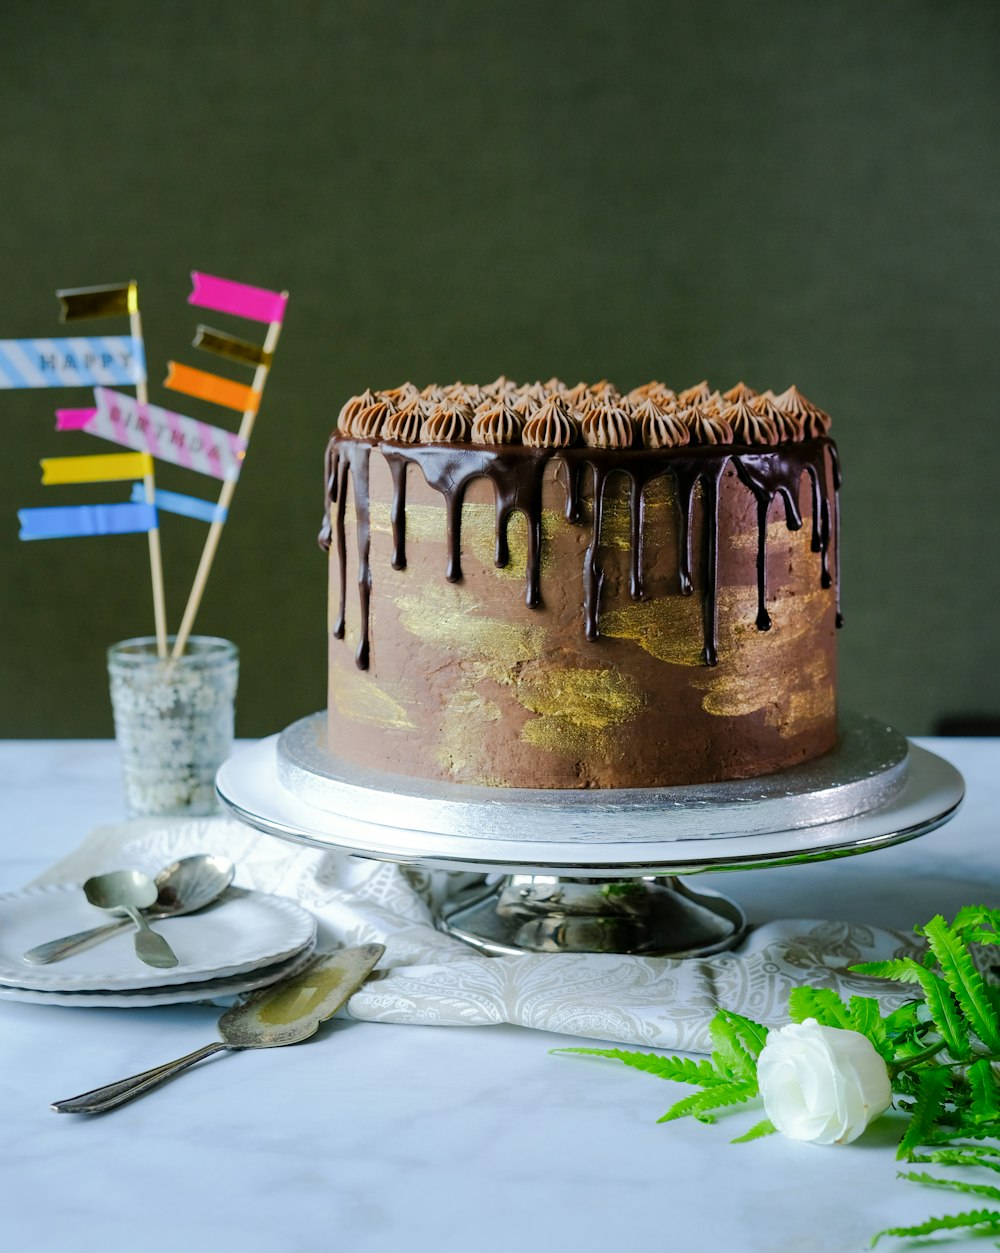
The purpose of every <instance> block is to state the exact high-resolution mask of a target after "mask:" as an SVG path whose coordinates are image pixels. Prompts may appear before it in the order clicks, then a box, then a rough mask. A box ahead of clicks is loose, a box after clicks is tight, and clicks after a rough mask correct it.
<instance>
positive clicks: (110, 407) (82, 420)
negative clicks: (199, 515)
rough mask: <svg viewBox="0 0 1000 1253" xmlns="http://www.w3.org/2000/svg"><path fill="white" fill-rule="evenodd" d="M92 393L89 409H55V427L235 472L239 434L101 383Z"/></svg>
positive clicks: (207, 469)
mask: <svg viewBox="0 0 1000 1253" xmlns="http://www.w3.org/2000/svg"><path fill="white" fill-rule="evenodd" d="M94 398H95V400H96V401H97V407H96V408H95V409H59V410H57V411H56V427H57V429H58V430H60V431H71V430H79V431H86V432H87V434H88V435H98V436H100V438H101V439H107V440H111V441H112V443H115V444H124V446H125V447H126V448H136V449H138V450H139V451H140V452H148V453H150V454H151V455H152V456H154V457H156V458H157V460H159V461H169V462H170V463H171V464H172V465H178V466H184V467H185V468H186V469H188V470H194V471H196V472H197V473H198V474H207V475H210V476H211V477H212V478H214V479H235V478H237V477H238V476H239V472H240V467H241V466H242V464H243V457H244V455H245V454H246V441H245V440H243V439H241V438H240V437H239V435H234V434H233V433H232V432H231V431H226V430H223V429H222V428H221V427H218V426H209V424H208V423H207V422H198V421H197V420H196V419H195V418H187V417H185V416H184V415H183V414H181V413H173V412H172V411H171V410H170V409H161V408H160V406H159V405H150V404H142V403H141V402H140V401H138V400H136V399H135V398H134V397H133V396H126V395H123V394H122V393H121V392H115V391H110V390H109V389H108V388H106V387H95V388H94Z"/></svg>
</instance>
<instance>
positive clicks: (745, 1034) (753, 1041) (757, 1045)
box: [718, 1009, 767, 1061]
mask: <svg viewBox="0 0 1000 1253" xmlns="http://www.w3.org/2000/svg"><path fill="white" fill-rule="evenodd" d="M718 1012H719V1014H720V1015H721V1016H722V1017H723V1018H725V1020H726V1021H727V1022H728V1023H729V1024H730V1026H731V1027H732V1028H733V1030H734V1031H735V1032H736V1034H737V1036H739V1038H740V1041H741V1043H742V1044H743V1047H744V1048H745V1049H746V1051H747V1052H748V1053H749V1054H750V1056H751V1057H753V1058H754V1060H755V1061H756V1059H757V1058H758V1057H759V1056H760V1053H761V1049H763V1047H764V1045H765V1044H766V1043H767V1027H765V1026H763V1025H762V1024H761V1023H759V1022H754V1020H753V1019H752V1018H744V1017H743V1015H742V1014H737V1013H736V1011H735V1010H732V1009H720V1010H719V1011H718Z"/></svg>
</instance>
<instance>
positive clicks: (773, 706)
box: [694, 592, 836, 738]
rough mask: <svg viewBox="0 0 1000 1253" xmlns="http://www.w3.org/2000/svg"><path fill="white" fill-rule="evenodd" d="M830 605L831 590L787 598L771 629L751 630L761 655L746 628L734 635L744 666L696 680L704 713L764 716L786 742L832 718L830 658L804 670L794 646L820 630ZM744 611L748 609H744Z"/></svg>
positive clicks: (722, 668) (731, 597) (817, 660)
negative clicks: (740, 642) (798, 660)
mask: <svg viewBox="0 0 1000 1253" xmlns="http://www.w3.org/2000/svg"><path fill="white" fill-rule="evenodd" d="M748 595H749V594H748ZM727 599H729V600H731V601H735V600H736V599H737V598H736V597H735V596H734V595H733V594H732V592H730V594H729V596H728V598H727ZM739 599H740V600H742V599H743V598H742V597H740V598H739ZM750 603H753V602H752V599H751V602H750ZM829 604H830V593H829V592H816V593H809V594H807V595H805V596H796V597H794V598H792V597H789V598H787V599H786V600H784V601H783V602H782V603H781V604H780V605H779V606H778V607H777V609H776V610H775V611H774V612H773V613H772V618H773V619H774V623H775V625H774V627H773V628H772V630H770V631H768V632H766V633H757V632H756V628H755V627H751V629H752V630H753V631H754V633H755V634H757V635H758V638H759V639H760V641H761V645H760V647H761V649H762V650H763V651H761V652H757V650H756V649H755V648H753V647H752V645H749V644H748V642H747V639H746V638H745V632H744V630H743V628H742V627H741V628H740V629H739V630H738V631H734V632H733V642H732V647H733V649H740V650H741V653H742V656H743V658H744V659H745V664H744V665H742V666H740V668H739V669H738V670H737V669H736V668H735V667H733V666H731V665H730V666H726V665H723V666H720V667H719V668H718V669H717V670H711V671H706V672H705V673H703V674H702V675H699V676H697V677H696V678H695V680H694V681H695V685H696V686H697V687H700V688H702V689H703V691H704V693H705V694H704V696H703V697H702V708H703V709H704V710H705V711H706V713H710V714H716V715H718V716H720V717H726V718H740V717H746V716H747V715H749V714H754V713H759V712H762V713H763V715H764V721H765V723H766V724H767V725H768V726H770V727H774V729H775V730H776V731H777V732H778V734H779V735H780V736H781V737H782V738H790V737H792V736H795V735H799V734H801V733H802V732H803V731H805V730H807V729H808V728H809V727H810V726H812V725H814V724H815V723H818V722H823V721H825V720H826V719H828V718H830V717H832V716H833V713H834V709H835V701H836V696H835V693H834V685H833V676H832V674H831V673H830V671H829V666H828V662H827V659H826V658H825V657H824V656H817V657H814V658H813V659H812V660H811V661H810V662H809V664H808V665H806V666H801V665H800V664H797V659H796V658H795V656H794V648H793V645H794V644H795V642H796V641H797V640H798V639H799V638H800V637H801V636H802V635H804V634H806V633H807V632H809V633H812V632H816V631H818V630H821V629H822V628H821V625H820V619H821V618H822V616H823V614H824V612H826V611H827V610H828V609H829ZM733 607H734V606H732V605H731V606H730V608H733ZM742 608H743V609H744V610H745V609H746V606H745V605H744V606H742ZM739 637H743V641H742V644H739V643H738V642H737V641H738V639H739ZM755 655H756V656H758V657H760V666H761V667H762V669H758V667H757V665H755V664H754V657H755Z"/></svg>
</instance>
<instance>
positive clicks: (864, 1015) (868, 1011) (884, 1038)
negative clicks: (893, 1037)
mask: <svg viewBox="0 0 1000 1253" xmlns="http://www.w3.org/2000/svg"><path fill="white" fill-rule="evenodd" d="M847 1008H848V1010H849V1012H850V1021H851V1028H852V1030H854V1031H859V1032H860V1033H861V1034H862V1035H863V1036H866V1037H867V1038H868V1039H869V1040H871V1042H872V1044H874V1046H875V1049H876V1051H877V1052H878V1053H879V1055H880V1056H881V1057H882V1058H883V1059H884V1060H885V1061H887V1062H891V1061H892V1060H893V1056H894V1050H893V1047H892V1043H891V1042H890V1040H889V1035H888V1032H887V1030H886V1024H885V1019H884V1018H883V1017H882V1010H881V1008H880V1006H879V1003H878V1001H877V1000H876V999H875V998H874V997H873V996H852V997H851V999H850V1001H848V1004H847Z"/></svg>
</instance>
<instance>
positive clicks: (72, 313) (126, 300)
mask: <svg viewBox="0 0 1000 1253" xmlns="http://www.w3.org/2000/svg"><path fill="white" fill-rule="evenodd" d="M56 299H57V300H58V301H59V303H60V304H61V305H62V309H61V310H60V313H59V321H60V322H76V321H78V320H80V319H82V318H113V317H124V316H129V315H131V314H133V313H138V312H139V284H138V283H134V282H133V283H116V284H115V285H114V286H112V287H66V288H63V290H62V291H57V292H56Z"/></svg>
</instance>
